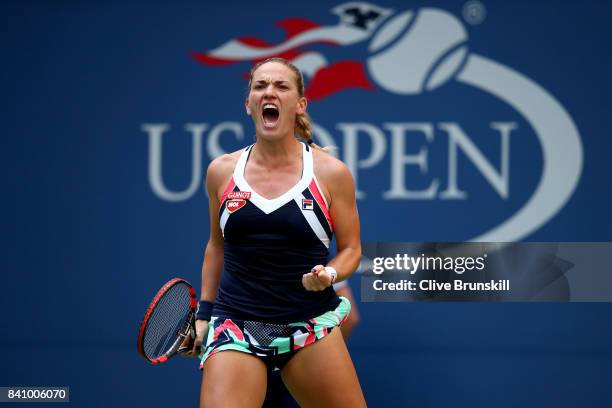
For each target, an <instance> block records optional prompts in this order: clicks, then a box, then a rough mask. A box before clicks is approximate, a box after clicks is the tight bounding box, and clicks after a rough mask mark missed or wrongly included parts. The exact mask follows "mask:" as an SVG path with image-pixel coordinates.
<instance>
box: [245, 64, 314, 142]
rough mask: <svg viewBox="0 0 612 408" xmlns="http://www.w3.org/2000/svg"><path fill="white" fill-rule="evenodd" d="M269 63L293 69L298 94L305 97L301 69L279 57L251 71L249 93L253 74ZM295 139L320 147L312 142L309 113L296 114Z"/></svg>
mask: <svg viewBox="0 0 612 408" xmlns="http://www.w3.org/2000/svg"><path fill="white" fill-rule="evenodd" d="M268 62H278V63H280V64H283V65H284V66H286V67H288V68H289V69H291V71H293V73H294V74H295V77H296V85H297V89H298V94H299V95H300V97H303V96H304V76H303V75H302V72H301V71H300V69H299V68H298V67H296V66H295V65H294V64H293V63H291V62H290V61H288V60H286V59H284V58H279V57H272V58H268V59H266V60H263V61H260V62H258V63H257V64H255V65H254V66H253V68H252V69H251V73H250V75H249V88H248V92H251V85H252V81H253V74H255V71H257V69H258V68H259V67H261V66H262V65H263V64H267V63H268ZM294 133H295V137H296V138H298V136H299V138H301V139H302V140H304V141H305V142H306V143H308V144H309V145H310V146H313V147H318V148H320V147H319V146H317V145H316V144H315V143H314V140H312V124H311V122H310V115H308V113H307V112H304V113H302V114H301V115H298V114H296V115H295V130H294Z"/></svg>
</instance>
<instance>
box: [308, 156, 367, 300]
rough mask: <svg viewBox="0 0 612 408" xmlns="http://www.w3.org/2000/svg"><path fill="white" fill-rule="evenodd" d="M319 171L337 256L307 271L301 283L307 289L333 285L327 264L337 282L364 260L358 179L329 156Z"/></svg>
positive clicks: (347, 275) (319, 288) (348, 274)
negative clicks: (356, 190)
mask: <svg viewBox="0 0 612 408" xmlns="http://www.w3.org/2000/svg"><path fill="white" fill-rule="evenodd" d="M328 160H329V161H328V162H327V163H326V165H325V166H321V167H323V169H322V170H323V171H321V173H320V177H319V179H320V181H321V183H323V184H324V185H325V187H326V188H327V192H328V193H329V196H330V197H329V198H330V200H329V213H330V216H331V219H332V221H333V224H334V234H335V236H336V247H337V254H336V256H335V257H334V258H333V259H332V260H331V261H330V262H329V263H328V264H327V265H317V266H315V267H314V268H313V269H312V271H311V272H309V273H307V274H304V278H303V279H302V282H303V284H304V287H305V288H306V289H307V290H315V291H316V290H323V289H325V288H326V287H328V286H330V285H331V284H332V283H333V282H332V276H331V275H330V274H329V273H328V272H327V271H326V270H325V266H331V267H333V268H334V269H335V270H336V272H337V274H338V275H337V277H336V280H335V282H339V281H342V280H345V279H347V278H348V277H349V276H351V274H352V273H353V272H355V270H356V269H357V266H358V265H359V262H360V261H361V239H360V235H359V234H360V227H359V214H358V212H357V203H356V201H355V182H354V181H353V177H352V176H351V173H350V172H349V170H348V168H347V167H346V166H345V165H344V163H342V162H341V161H339V160H337V159H333V158H331V157H329V158H328Z"/></svg>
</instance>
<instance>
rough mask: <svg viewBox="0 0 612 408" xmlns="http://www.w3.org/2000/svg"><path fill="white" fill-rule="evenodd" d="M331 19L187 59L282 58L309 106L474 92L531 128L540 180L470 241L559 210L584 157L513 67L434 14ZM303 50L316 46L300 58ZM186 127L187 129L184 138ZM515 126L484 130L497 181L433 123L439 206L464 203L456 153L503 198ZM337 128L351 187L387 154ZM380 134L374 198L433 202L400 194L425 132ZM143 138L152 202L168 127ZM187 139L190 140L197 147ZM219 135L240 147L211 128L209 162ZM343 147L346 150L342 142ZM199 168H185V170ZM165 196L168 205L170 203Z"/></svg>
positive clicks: (519, 229) (551, 108)
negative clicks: (379, 193)
mask: <svg viewBox="0 0 612 408" xmlns="http://www.w3.org/2000/svg"><path fill="white" fill-rule="evenodd" d="M331 13H333V14H335V15H336V16H337V17H338V22H337V24H335V25H330V26H322V25H319V24H317V23H314V22H312V21H308V20H305V19H289V20H283V21H281V22H279V23H278V25H279V26H280V27H281V28H283V29H284V30H285V31H286V34H287V37H286V39H285V40H284V41H282V42H281V43H279V44H268V43H267V42H266V41H264V40H262V39H259V38H256V37H248V38H238V39H231V40H229V41H227V42H225V43H224V44H222V45H221V46H219V47H217V48H215V49H213V50H211V51H207V52H197V53H194V54H193V55H192V57H193V58H194V59H195V60H197V61H198V62H200V63H202V64H205V65H207V66H226V65H229V64H236V63H240V62H243V61H249V62H256V61H259V60H263V59H265V58H269V57H273V56H281V57H284V58H286V59H289V60H291V61H292V62H293V63H294V64H296V65H297V66H298V67H299V68H300V69H301V70H302V72H303V73H304V75H305V76H306V77H307V88H306V90H305V92H306V96H307V97H308V98H309V99H310V100H311V101H318V100H323V99H325V98H327V97H329V96H330V95H333V94H335V93H338V92H340V91H342V90H345V89H348V88H359V89H363V90H365V91H364V92H367V91H368V90H375V89H378V90H383V91H386V92H388V93H389V94H394V95H396V96H406V97H411V96H416V95H421V94H424V93H428V92H432V91H435V90H437V89H439V88H441V87H443V86H444V85H445V84H448V83H450V82H451V81H453V82H456V83H459V84H461V85H463V86H465V87H471V88H474V89H476V90H479V91H481V92H483V93H485V94H487V95H489V96H491V97H494V98H496V99H498V100H499V101H501V102H502V103H503V104H505V105H507V106H509V107H511V108H512V109H513V110H514V111H515V112H516V113H518V114H519V115H520V116H522V118H524V119H525V121H526V122H527V123H528V124H529V125H530V127H531V129H532V130H533V132H534V133H535V135H536V137H537V140H538V142H539V144H540V147H541V152H542V172H541V175H540V178H539V181H537V184H536V186H535V189H534V191H533V193H532V195H531V197H529V198H528V199H527V200H526V201H525V202H524V203H523V204H522V206H520V207H519V208H518V210H516V211H515V213H514V214H512V215H510V216H509V217H507V218H506V219H505V220H503V221H502V222H501V223H498V224H497V225H495V226H493V227H489V228H490V229H489V230H488V231H487V232H484V233H481V234H479V235H477V236H476V237H474V238H473V240H477V241H514V240H520V239H521V238H523V237H525V236H527V235H528V234H529V233H531V232H533V231H535V230H537V229H538V228H539V227H541V226H542V225H544V224H545V223H546V222H548V221H549V220H550V219H551V218H552V217H553V216H554V215H555V214H557V213H558V212H559V211H560V209H561V208H562V207H563V206H564V205H565V203H566V202H567V201H568V200H569V198H570V197H571V196H572V194H573V193H574V190H575V188H576V186H577V183H578V181H579V179H580V175H581V172H582V166H583V149H582V142H581V140H580V136H579V133H578V130H577V128H576V125H575V124H574V121H573V120H572V118H571V117H570V115H569V114H568V112H567V111H566V110H565V108H564V107H563V106H562V105H561V104H560V103H559V101H557V100H556V99H555V98H554V97H553V96H552V95H551V94H550V93H549V92H548V91H547V90H545V89H544V88H543V87H541V86H540V85H538V84H537V83H536V82H534V81H533V80H531V79H530V78H528V77H526V76H525V75H523V74H521V73H519V72H517V71H516V70H514V69H513V68H510V67H507V66H505V65H503V64H501V63H499V62H496V61H493V60H491V59H489V58H486V57H484V56H481V55H478V54H476V53H474V52H470V51H469V49H468V35H467V32H466V29H465V27H464V26H463V24H462V22H461V21H460V20H459V19H457V18H456V17H455V16H454V15H452V14H450V13H448V12H447V11H444V10H441V9H438V8H421V9H418V10H392V9H389V8H384V7H380V6H378V5H375V4H371V3H367V2H349V3H343V4H340V5H338V6H336V7H334V8H332V9H331ZM359 43H363V44H366V45H367V54H366V55H365V56H364V57H362V59H361V60H359V59H355V58H351V59H345V60H340V61H338V60H334V58H333V55H334V53H333V51H334V47H335V48H336V49H337V47H348V46H353V45H356V44H359ZM311 46H316V47H315V49H309V48H311ZM326 49H330V52H329V53H327V52H326V51H325V50H326ZM351 49H353V48H351ZM189 126H192V127H193V126H195V125H189ZM189 126H187V130H190V131H192V129H190V128H189ZM368 126H369V127H368ZM207 127H208V125H206V126H200V127H198V128H197V129H195V130H193V131H192V133H193V136H194V150H195V149H201V146H202V142H201V137H202V133H203V132H204V130H206V129H207ZM219 127H221V124H220V125H219ZM515 127H516V123H512V122H511V123H498V122H492V123H491V128H493V129H495V130H497V131H498V132H499V134H500V136H501V141H502V143H501V148H502V152H501V157H502V159H501V166H500V167H501V170H500V171H499V172H497V171H496V169H495V168H494V167H493V166H492V165H491V163H490V162H488V161H487V160H486V158H485V157H484V155H482V153H481V152H480V151H479V150H478V148H477V146H476V145H475V144H474V143H473V142H472V140H471V139H470V138H468V137H467V136H466V134H465V133H464V132H462V130H461V128H460V127H459V126H458V124H456V123H455V122H448V121H442V122H440V123H439V124H438V127H437V128H438V129H440V130H441V131H443V132H445V133H446V134H448V136H449V148H448V155H449V158H448V180H449V181H448V185H447V188H446V190H444V191H441V192H439V195H438V197H441V198H442V199H455V200H461V199H465V197H466V194H465V193H464V192H463V191H460V190H459V188H458V187H457V157H456V156H457V151H459V150H461V151H462V152H463V153H464V154H465V155H466V156H467V157H468V158H469V159H470V161H471V162H472V163H473V164H474V165H475V166H476V167H477V169H478V171H479V172H480V173H481V174H482V175H483V176H485V178H486V180H487V181H488V182H489V184H491V185H492V186H493V187H494V188H495V190H496V191H497V192H498V193H499V195H500V196H501V197H502V198H504V199H506V198H507V197H508V180H509V172H508V171H509V170H507V169H508V168H509V167H508V166H509V164H508V161H509V151H510V149H509V138H510V133H511V131H512V130H513V129H515ZM336 128H337V129H339V130H340V131H342V132H343V133H344V140H345V143H344V146H343V149H344V151H345V152H344V153H345V156H344V157H343V159H344V161H345V162H346V164H347V166H349V169H351V171H352V172H353V174H354V176H355V179H356V181H358V180H357V178H358V177H357V176H358V175H357V174H356V172H357V170H359V169H360V168H361V169H367V168H371V167H373V166H374V165H375V164H377V163H378V162H380V161H381V159H382V157H383V156H384V154H385V151H386V149H387V146H386V141H385V140H384V135H383V133H382V130H381V129H380V128H374V127H373V126H371V125H370V124H367V123H363V122H360V123H355V124H351V123H338V124H337V125H336ZM358 128H359V130H361V131H365V133H366V134H368V135H369V136H370V139H371V141H372V145H373V148H372V153H371V155H370V156H369V157H368V158H366V159H358V158H357V156H356V151H357V147H356V144H355V143H357V142H356V135H357V134H356V133H357V130H356V129H358ZM384 128H385V129H387V130H389V131H390V132H391V136H392V138H391V142H392V146H391V148H390V152H391V174H390V177H391V183H390V184H391V189H390V190H388V191H386V192H384V193H383V198H384V199H388V200H397V199H432V198H431V197H433V196H432V193H433V194H435V193H436V192H437V188H438V185H437V184H436V185H435V186H434V183H433V182H432V184H431V185H430V187H432V188H433V190H436V191H433V190H432V188H430V189H427V190H422V191H417V192H416V193H422V194H421V195H418V194H413V193H415V191H408V190H407V189H406V188H405V180H404V172H405V170H404V168H405V167H406V166H407V165H408V164H410V165H413V166H414V165H418V166H419V167H420V169H421V172H423V171H424V169H425V170H426V169H427V158H426V156H425V157H423V155H422V154H419V155H410V156H407V155H403V154H404V153H403V152H404V140H405V139H406V132H407V131H413V132H414V131H417V132H420V133H423V134H425V136H426V138H427V140H431V139H433V130H432V129H433V125H432V124H429V123H424V122H405V123H401V122H400V123H396V122H394V123H387V124H385V125H384ZM143 129H144V130H145V131H146V132H148V133H149V140H150V148H149V152H150V154H149V157H150V166H149V180H150V182H151V186H152V188H153V190H154V191H156V192H157V194H158V195H159V196H160V197H161V196H162V195H161V194H159V192H160V191H162V190H161V188H160V186H161V187H163V183H161V182H160V181H159V180H156V177H155V175H156V174H157V175H158V176H159V173H160V172H161V171H160V170H159V169H158V170H159V171H158V173H151V171H152V170H151V169H152V167H151V166H152V164H151V163H153V160H155V162H154V163H153V164H155V163H157V164H159V163H161V158H160V157H157V156H156V154H157V155H159V156H161V153H160V152H161V135H162V134H163V132H164V131H166V130H168V126H166V125H147V124H145V125H143ZM196 130H197V131H198V132H199V139H198V138H196ZM227 130H231V131H234V133H235V134H236V137H237V138H238V139H239V140H242V139H243V138H244V136H243V130H242V128H241V127H240V126H238V124H236V125H234V124H233V122H231V123H230V122H226V123H224V124H223V127H221V129H216V128H213V129H211V131H210V133H211V135H210V136H209V137H210V139H209V140H208V148H209V153H211V154H214V155H218V154H220V153H222V149H220V148H219V145H218V138H219V136H218V134H217V133H220V132H221V131H227ZM215 132H216V133H215ZM213 134H214V137H213ZM315 135H316V136H317V137H319V138H321V139H324V140H323V141H324V142H329V141H330V139H331V142H332V143H333V139H332V138H331V137H330V136H329V133H328V132H327V131H326V130H325V129H323V128H322V127H320V126H315ZM352 136H355V137H352ZM196 139H198V140H196ZM349 141H352V142H353V145H351V144H349V143H347V142H349ZM215 143H217V144H215ZM323 144H328V143H323ZM398 152H399V153H398ZM195 154H196V153H194V162H195V157H196V156H195ZM198 165H199V163H194V169H195V168H196V166H198ZM504 169H505V170H504ZM194 171H195V170H194ZM198 182H199V180H195V177H194V180H192V184H191V186H193V187H194V189H195V188H196V186H197V185H198ZM436 183H437V182H436ZM434 187H435V188H434ZM430 190H431V191H430ZM194 191H195V190H190V194H191V195H193V193H194ZM409 193H410V194H409ZM357 194H358V196H361V197H362V198H363V197H364V196H365V193H364V192H361V191H359V190H358V191H357ZM166 196H167V197H171V195H170V194H167V195H166ZM181 197H182V196H181ZM169 199H170V198H169ZM181 199H183V198H181ZM303 205H304V204H303Z"/></svg>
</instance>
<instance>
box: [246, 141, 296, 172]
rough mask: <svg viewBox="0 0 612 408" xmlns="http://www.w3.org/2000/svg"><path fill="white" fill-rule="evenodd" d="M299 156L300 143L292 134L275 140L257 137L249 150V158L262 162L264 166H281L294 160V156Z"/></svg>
mask: <svg viewBox="0 0 612 408" xmlns="http://www.w3.org/2000/svg"><path fill="white" fill-rule="evenodd" d="M301 156H302V144H301V143H300V142H299V141H298V140H297V139H296V138H295V137H293V136H291V137H289V136H287V137H284V138H283V139H281V140H276V141H268V140H264V139H263V138H258V140H257V142H256V143H255V146H253V151H252V152H251V160H255V161H257V162H258V163H262V164H264V165H265V166H266V167H276V166H282V165H285V164H287V163H289V162H295V160H296V158H299V157H301Z"/></svg>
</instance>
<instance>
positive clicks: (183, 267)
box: [0, 0, 612, 407]
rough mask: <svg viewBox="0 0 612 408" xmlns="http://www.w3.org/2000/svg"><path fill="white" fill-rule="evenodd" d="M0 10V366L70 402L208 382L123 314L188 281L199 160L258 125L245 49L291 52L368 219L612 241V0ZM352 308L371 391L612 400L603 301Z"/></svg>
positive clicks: (396, 225) (132, 397) (140, 397)
mask: <svg viewBox="0 0 612 408" xmlns="http://www.w3.org/2000/svg"><path fill="white" fill-rule="evenodd" d="M337 6H340V8H339V9H336V11H335V14H334V12H332V9H333V8H334V7H337ZM3 8H4V9H3V13H2V15H3V17H2V26H3V30H2V31H3V35H2V50H3V68H2V79H1V81H2V89H3V92H2V94H3V96H4V97H3V98H2V99H3V101H2V110H1V112H2V134H3V136H2V138H3V146H4V147H3V148H2V149H1V150H0V151H1V154H2V160H0V163H1V166H2V175H3V180H4V182H3V185H4V186H3V197H4V199H3V202H4V208H5V210H4V214H5V221H3V228H2V229H3V234H2V235H3V241H4V242H3V245H2V247H3V252H4V254H3V256H2V260H3V262H2V264H3V268H2V270H3V273H4V284H3V286H2V287H3V291H2V296H1V297H0V305H1V307H2V310H3V312H2V325H1V327H0V330H1V332H0V334H1V336H0V345H1V346H2V348H3V350H5V354H4V357H3V359H2V363H1V364H0V367H1V368H0V385H3V386H10V385H20V386H25V385H31V386H33V385H40V386H51V385H57V386H70V387H71V399H72V405H74V406H79V407H81V406H82V407H98V406H100V407H103V406H104V407H105V406H110V405H113V406H127V405H128V404H129V405H132V404H134V403H135V404H137V405H138V406H170V405H171V404H172V406H195V405H196V404H197V399H198V392H199V382H200V372H199V371H198V369H197V362H196V361H195V360H191V361H188V360H182V359H176V360H174V361H171V362H170V363H169V364H166V365H163V366H159V367H157V366H156V367H152V366H149V365H148V364H147V363H145V362H144V360H142V359H141V358H140V357H139V356H138V355H137V353H136V349H135V342H136V334H137V329H138V325H139V323H140V319H141V318H142V313H143V312H144V310H145V307H146V305H147V303H148V301H149V300H150V296H151V295H152V294H153V293H154V292H155V291H156V290H157V289H158V288H159V287H160V286H161V285H162V284H163V283H164V282H165V281H166V280H168V279H169V278H171V277H173V276H182V277H184V278H186V279H188V280H190V281H192V282H193V283H194V284H195V285H196V286H198V285H199V282H200V277H199V274H200V265H201V261H202V253H203V248H204V246H205V244H206V241H207V237H208V232H209V225H208V216H207V203H206V193H205V191H204V189H203V188H202V183H203V174H204V172H205V169H206V166H207V164H208V162H209V161H210V160H211V159H212V158H213V157H214V156H215V155H216V154H218V153H221V152H223V151H232V150H235V149H237V148H239V147H241V146H244V145H246V144H248V143H251V141H252V134H253V128H252V125H251V124H250V123H249V119H248V117H247V116H246V115H245V113H244V106H243V102H244V96H245V88H246V81H245V80H244V74H245V72H248V70H249V67H250V62H249V60H250V59H255V58H252V57H249V56H248V55H247V51H248V50H250V51H253V50H255V51H257V52H259V53H263V54H265V53H266V52H267V51H266V50H270V49H272V48H271V47H272V46H273V45H279V46H280V47H281V48H282V47H285V48H284V49H283V50H285V51H287V52H290V53H293V54H290V56H291V57H292V58H295V59H299V58H301V60H299V62H300V63H301V64H303V65H302V67H303V68H304V69H305V72H307V73H308V74H309V75H307V78H306V79H307V84H313V85H312V87H311V88H309V89H308V92H309V95H310V96H312V97H311V102H310V105H309V111H310V113H311V115H312V117H313V119H314V121H315V123H316V124H317V131H316V136H315V138H317V140H318V141H320V142H321V143H322V144H328V142H329V141H332V142H333V143H334V144H336V145H337V146H338V150H337V151H336V154H337V155H338V156H339V157H340V158H341V159H343V160H345V161H346V162H347V164H349V165H350V166H351V170H352V171H353V174H354V176H355V177H356V179H357V184H358V188H359V191H360V192H361V194H362V196H361V198H360V200H359V203H358V205H359V211H360V215H361V223H362V239H363V240H366V241H430V240H431V241H457V240H468V239H474V238H477V239H478V238H482V237H485V238H491V237H494V239H496V240H500V241H503V240H531V241H612V232H611V231H612V229H611V228H610V227H611V226H612V223H611V218H610V215H609V212H608V207H609V205H610V203H611V202H612V188H611V186H610V183H609V174H610V169H611V167H610V162H609V159H608V156H609V151H610V141H609V111H610V103H609V99H608V98H609V95H611V91H612V86H611V84H612V82H611V81H610V79H609V72H610V69H611V68H612V64H611V60H610V53H609V48H610V40H611V36H612V29H611V28H610V26H609V24H608V16H609V15H610V13H611V12H612V6H611V5H610V4H608V3H605V2H598V1H589V2H577V1H567V2H565V1H564V2H552V1H541V2H537V3H534V2H530V1H515V2H493V1H486V2H485V1H483V2H480V3H479V2H469V4H467V5H466V3H464V2H453V1H410V2H399V1H397V2H393V1H382V0H381V1H379V2H378V3H377V4H376V5H373V4H369V5H368V4H366V3H360V4H358V5H352V6H350V7H348V8H356V9H357V14H358V15H359V16H364V15H366V14H367V12H368V11H372V10H374V11H375V13H377V14H378V15H379V17H377V18H369V19H366V21H365V23H364V24H365V25H364V27H359V26H358V24H357V21H356V20H354V19H352V20H351V18H350V13H349V14H347V13H346V10H347V6H346V5H342V3H341V2H320V3H319V2H309V3H308V4H306V3H299V4H298V3H295V4H294V3H287V2H283V1H271V2H269V4H268V3H266V4H265V5H263V4H258V3H256V2H240V1H225V2H214V3H210V4H208V3H206V2H188V1H184V2H162V1H149V2H144V1H132V2H114V1H113V2H76V1H74V2H71V1H63V2H59V1H58V2H39V1H30V2H9V3H8V4H5V5H4V6H3ZM406 10H411V11H412V14H402V13H404V12H405V11H406ZM343 13H344V14H343ZM354 16H355V14H354V13H353V17H354ZM398 16H399V18H401V17H402V16H405V17H406V18H405V20H397V18H398ZM289 18H293V19H299V21H297V22H296V21H295V20H294V21H293V23H291V24H290V25H289V26H290V28H291V30H290V31H289V32H285V31H284V30H283V29H282V28H281V27H279V26H278V25H277V23H278V22H280V21H283V20H286V19H289ZM306 20H307V21H308V22H305V21H306ZM392 22H395V23H396V24H395V25H393V24H391V23H392ZM400 22H403V23H405V24H403V25H402V24H400ZM285 26H286V25H285ZM317 26H318V28H317ZM321 27H324V28H325V27H327V28H328V30H327V31H322V29H321ZM343 28H344V29H345V30H344V31H342V29H343ZM359 30H361V31H359ZM308 35H311V36H313V37H317V36H318V37H317V40H316V41H315V40H308V38H310V37H307V36H308ZM351 36H352V37H351ZM245 37H250V39H249V38H246V39H245ZM328 37H329V38H328ZM238 38H242V41H241V42H238V41H234V42H233V43H231V44H234V45H236V44H241V47H242V48H240V47H235V49H236V50H238V52H237V54H235V56H234V58H235V59H236V61H235V63H227V64H221V63H222V62H223V63H225V62H228V61H227V60H223V61H221V60H222V58H221V56H224V58H229V57H228V56H227V55H229V54H227V53H225V52H226V51H227V49H225V50H219V47H221V46H222V45H224V44H226V45H227V43H228V42H229V41H231V40H236V39H238ZM290 41H294V43H290ZM265 44H267V45H265ZM296 44H297V45H296ZM279 49H280V48H279ZM212 50H217V52H216V53H215V52H212ZM250 51H249V52H250ZM230 54H231V53H230ZM258 55H259V54H258ZM198 56H199V57H198ZM213 57H214V58H217V59H216V60H215V59H214V58H213ZM207 58H208V59H207ZM347 63H348V65H350V66H351V67H352V69H354V70H355V71H351V72H353V74H354V75H353V74H351V75H352V76H351V75H348V74H346V75H344V74H342V72H343V71H342V69H345V67H346V66H347V65H343V64H347ZM355 72H357V73H356V74H355ZM338 73H340V74H341V75H340V77H343V76H346V77H349V76H350V78H348V79H346V78H344V79H346V81H347V84H346V85H347V86H346V87H344V88H341V89H332V88H333V87H331V85H330V84H329V78H335V79H338V76H337V75H338ZM317 75H319V77H318V78H317ZM325 75H328V76H327V77H326V76H325ZM334 75H336V76H334ZM326 78H327V82H326ZM436 78H438V79H439V80H438V81H436ZM315 80H317V81H321V82H319V83H318V85H320V88H315V86H314V83H315ZM356 85H359V86H356ZM321 89H322V90H321ZM572 126H573V128H572ZM504 138H505V139H506V141H505V142H504ZM504 143H506V144H504ZM156 148H158V150H156ZM504 163H505V164H504ZM193 169H195V170H193ZM192 183H193V184H192ZM190 186H193V188H191V187H190ZM540 188H541V189H540ZM537 193H541V194H540V195H538V196H537V200H535V198H534V197H536V195H537ZM533 201H537V202H538V204H537V206H536V205H534V206H532V205H531V204H533ZM536 207H537V208H536ZM525 208H528V209H529V211H530V212H529V214H527V215H526V216H525V217H524V218H521V219H519V220H518V221H517V222H515V223H514V224H513V227H512V229H507V230H502V229H499V227H500V226H502V225H504V223H506V222H509V220H511V218H512V217H513V216H514V215H516V214H517V213H520V212H521V211H522V210H525ZM487 234H491V235H487ZM351 286H352V287H353V289H354V290H355V291H357V289H358V288H359V278H353V279H352V281H351ZM358 307H359V309H360V311H361V317H362V319H361V324H360V326H359V327H358V328H357V329H356V330H355V332H354V336H353V337H352V338H351V340H350V348H351V352H352V356H353V358H354V361H355V365H356V367H357V370H358V372H359V375H360V380H361V383H362V386H363V388H364V391H365V394H366V398H367V400H368V402H369V404H370V405H371V406H374V407H379V406H417V407H445V406H451V405H452V406H472V407H474V406H482V407H491V406H508V407H511V406H512V407H514V406H557V407H560V406H567V407H572V406H595V405H604V404H610V402H611V401H612V398H611V397H610V396H609V389H608V388H609V380H608V378H609V372H610V369H611V368H612V346H611V344H612V329H611V328H610V324H609V319H608V316H609V314H610V312H611V311H612V307H611V306H610V304H607V303H588V304H587V303H583V304H577V303H575V304H554V303H546V304H536V303H531V304H529V303H523V304H512V303H509V304H492V303H469V304H460V303H359V304H358ZM168 390H172V392H170V393H168Z"/></svg>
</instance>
